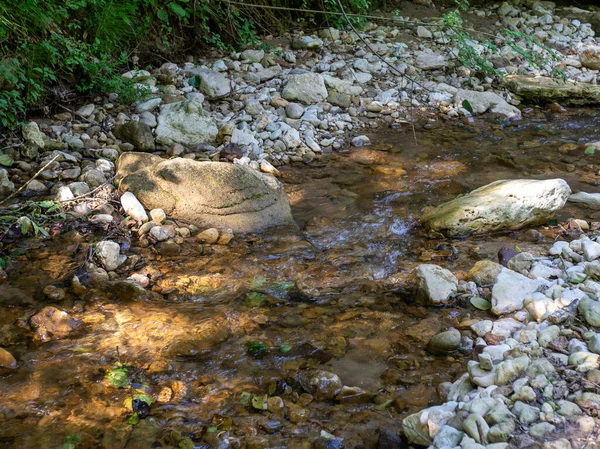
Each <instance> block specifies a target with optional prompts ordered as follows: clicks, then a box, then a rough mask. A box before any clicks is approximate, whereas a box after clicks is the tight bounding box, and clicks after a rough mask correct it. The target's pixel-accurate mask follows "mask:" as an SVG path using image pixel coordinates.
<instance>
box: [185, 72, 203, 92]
mask: <svg viewBox="0 0 600 449" xmlns="http://www.w3.org/2000/svg"><path fill="white" fill-rule="evenodd" d="M201 83H202V81H201V80H200V77H199V76H198V75H194V76H192V77H191V78H190V79H189V80H188V84H189V85H190V86H192V87H195V88H196V89H198V88H199V87H200V84H201Z"/></svg>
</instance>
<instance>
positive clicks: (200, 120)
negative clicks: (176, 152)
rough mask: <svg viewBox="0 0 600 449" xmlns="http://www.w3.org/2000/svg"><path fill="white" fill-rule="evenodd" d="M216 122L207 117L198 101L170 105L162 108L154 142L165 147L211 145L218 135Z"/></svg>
mask: <svg viewBox="0 0 600 449" xmlns="http://www.w3.org/2000/svg"><path fill="white" fill-rule="evenodd" d="M218 131H219V130H218V128H217V121H216V120H215V118H213V117H210V116H208V115H207V114H206V113H205V112H204V110H203V109H202V102H201V101H199V100H198V99H195V98H193V99H191V100H187V101H182V102H180V103H171V104H167V105H165V106H163V107H162V109H161V111H160V114H159V116H158V126H157V127H156V141H157V142H158V143H162V144H165V145H173V144H174V143H180V144H181V145H184V146H188V147H196V146H197V145H199V144H213V143H214V142H215V139H216V138H217V133H218Z"/></svg>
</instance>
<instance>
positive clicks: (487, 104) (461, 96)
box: [454, 89, 521, 118]
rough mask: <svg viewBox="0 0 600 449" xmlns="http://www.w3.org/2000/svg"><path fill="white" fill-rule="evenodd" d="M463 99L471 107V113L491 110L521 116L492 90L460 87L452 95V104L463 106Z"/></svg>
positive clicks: (519, 112)
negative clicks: (473, 89)
mask: <svg viewBox="0 0 600 449" xmlns="http://www.w3.org/2000/svg"><path fill="white" fill-rule="evenodd" d="M465 100H466V101H467V102H468V103H469V104H470V106H471V108H472V109H473V114H483V113H484V112H488V111H489V112H491V113H494V114H499V115H502V116H504V117H508V118H521V111H519V110H518V109H517V108H516V107H514V106H511V105H510V104H508V103H507V102H506V100H504V98H502V97H501V96H500V95H498V94H495V93H493V92H476V91H472V90H464V89H460V90H459V91H458V92H456V94H455V95H454V105H455V106H456V107H457V108H461V107H464V106H463V104H464V102H465Z"/></svg>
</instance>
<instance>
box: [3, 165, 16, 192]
mask: <svg viewBox="0 0 600 449" xmlns="http://www.w3.org/2000/svg"><path fill="white" fill-rule="evenodd" d="M14 191H15V184H14V183H13V182H12V181H11V180H10V178H9V177H8V171H6V170H5V169H4V168H0V196H9V195H10V194H11V193H13V192H14Z"/></svg>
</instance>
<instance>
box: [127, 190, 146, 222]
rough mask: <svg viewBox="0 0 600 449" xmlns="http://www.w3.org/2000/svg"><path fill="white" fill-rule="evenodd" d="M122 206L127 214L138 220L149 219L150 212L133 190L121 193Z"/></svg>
mask: <svg viewBox="0 0 600 449" xmlns="http://www.w3.org/2000/svg"><path fill="white" fill-rule="evenodd" d="M121 206H122V207H123V210H124V211H125V213H126V214H127V215H129V216H130V217H131V218H133V219H134V220H136V221H141V222H146V221H148V214H146V210H145V209H144V206H143V205H142V203H140V201H139V200H138V199H137V198H136V196H135V195H134V194H133V193H131V192H125V193H123V195H121Z"/></svg>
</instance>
